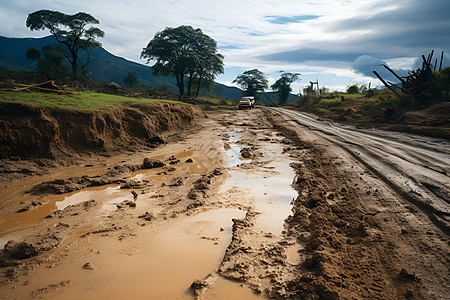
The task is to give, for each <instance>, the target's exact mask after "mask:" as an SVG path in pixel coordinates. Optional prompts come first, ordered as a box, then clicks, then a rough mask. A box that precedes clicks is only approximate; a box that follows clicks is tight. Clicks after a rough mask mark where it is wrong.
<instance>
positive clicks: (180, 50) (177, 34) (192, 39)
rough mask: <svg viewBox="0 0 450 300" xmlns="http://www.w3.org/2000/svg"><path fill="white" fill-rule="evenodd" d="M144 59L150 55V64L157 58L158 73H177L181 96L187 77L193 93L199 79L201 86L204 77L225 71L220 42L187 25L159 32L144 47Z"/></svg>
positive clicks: (163, 74)
mask: <svg viewBox="0 0 450 300" xmlns="http://www.w3.org/2000/svg"><path fill="white" fill-rule="evenodd" d="M141 58H146V59H147V63H149V62H150V61H152V60H155V61H156V62H155V63H154V65H153V66H152V69H153V72H154V73H155V74H156V75H162V76H169V75H173V76H175V78H176V80H177V86H178V91H179V93H180V95H184V88H185V77H187V78H188V82H187V83H188V86H187V88H188V94H190V93H191V88H192V86H193V83H194V81H195V80H197V82H198V84H197V86H200V85H201V81H202V80H204V79H211V78H212V79H214V78H215V76H216V75H217V74H218V73H221V72H222V73H223V55H221V54H219V53H217V43H216V41H215V40H214V39H212V38H211V37H209V36H208V35H206V34H204V33H203V32H202V30H201V29H200V28H197V29H194V28H192V27H191V26H186V25H182V26H179V27H177V28H172V27H167V28H165V29H164V30H163V31H161V32H158V33H156V34H155V36H154V37H153V39H152V40H151V41H150V42H149V43H148V45H147V47H145V48H144V49H142V52H141Z"/></svg>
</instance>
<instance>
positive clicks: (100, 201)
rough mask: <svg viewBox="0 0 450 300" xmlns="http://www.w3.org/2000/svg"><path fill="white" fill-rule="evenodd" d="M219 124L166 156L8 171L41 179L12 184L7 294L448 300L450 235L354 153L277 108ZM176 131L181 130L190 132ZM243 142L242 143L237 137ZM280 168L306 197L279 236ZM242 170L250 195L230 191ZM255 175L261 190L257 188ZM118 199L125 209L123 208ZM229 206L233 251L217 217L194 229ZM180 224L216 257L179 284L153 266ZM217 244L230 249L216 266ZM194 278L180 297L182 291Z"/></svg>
mask: <svg viewBox="0 0 450 300" xmlns="http://www.w3.org/2000/svg"><path fill="white" fill-rule="evenodd" d="M47 113H48V112H47ZM114 113H118V112H114ZM111 114H113V112H112V113H111ZM120 114H125V113H124V112H121V113H120ZM186 114H187V115H190V116H194V112H192V111H190V112H189V113H186ZM208 116H209V117H208V118H197V119H196V120H197V124H196V125H193V126H191V127H188V128H186V129H185V130H184V131H182V132H181V131H178V132H177V133H176V134H173V132H172V135H169V134H167V135H165V136H164V138H163V139H164V140H165V141H166V144H164V145H160V146H159V147H157V148H150V147H139V145H142V143H138V144H137V145H135V146H136V147H135V148H134V150H133V151H123V152H111V155H110V156H101V155H92V156H91V157H89V156H76V154H75V153H74V154H71V156H72V159H71V160H68V161H67V165H61V163H60V162H58V160H56V161H57V163H54V161H53V160H38V161H39V162H40V163H41V164H42V165H44V166H41V165H39V164H38V163H37V161H36V160H8V161H9V163H8V164H5V165H4V166H5V167H3V169H8V168H9V169H13V168H15V169H16V170H18V171H20V170H23V169H29V170H30V172H23V173H20V172H19V173H20V174H22V177H18V176H16V177H13V176H9V177H8V176H3V177H2V185H1V186H0V194H1V195H5V196H2V201H1V203H0V205H1V206H0V233H1V235H0V237H2V239H0V240H2V241H3V244H6V245H5V249H4V250H3V251H2V252H1V259H0V282H1V283H0V293H2V294H3V295H6V297H9V298H18V299H28V298H31V297H45V298H46V299H62V298H64V299H78V298H80V297H83V298H84V299H98V298H101V297H105V296H108V297H109V298H111V299H120V298H123V297H125V296H126V297H131V298H135V299H143V298H146V297H147V298H148V297H150V298H151V297H152V296H153V297H154V298H158V299H163V298H165V299H174V298H177V297H179V298H182V299H193V298H194V297H195V298H196V299H211V298H213V295H215V292H216V293H217V291H224V292H223V294H222V296H221V297H222V298H223V299H230V298H234V299H239V298H243V297H245V299H253V298H254V299H264V298H275V299H445V298H446V295H448V294H449V292H450V291H449V287H448V282H449V274H448V263H449V256H448V253H449V240H448V236H447V235H446V234H445V233H443V232H442V231H441V230H440V229H439V228H437V227H436V226H435V225H434V224H433V223H432V222H431V221H430V220H429V219H428V218H427V217H426V216H424V215H423V213H421V211H420V210H417V209H415V208H414V207H413V206H411V205H410V204H407V203H405V202H404V201H402V199H401V197H399V196H398V195H397V194H396V193H395V192H394V191H392V190H391V189H390V188H389V186H387V185H386V184H385V183H383V182H382V181H381V180H379V179H378V178H376V176H374V175H373V174H371V173H370V171H369V170H367V169H366V168H365V167H364V166H363V165H361V164H359V163H357V162H355V160H353V159H352V158H351V157H350V156H349V155H348V154H346V153H345V151H343V150H342V149H340V148H339V147H337V146H336V145H332V144H329V143H328V142H327V141H325V140H323V139H321V138H320V137H318V136H316V135H314V133H313V132H310V131H308V130H306V129H304V128H300V127H298V126H296V125H295V124H293V123H292V122H287V121H286V120H285V119H284V118H283V117H281V116H280V115H277V114H275V113H273V112H272V111H271V110H269V109H254V110H248V111H218V112H209V113H208ZM122 122H124V121H122ZM183 122H185V121H184V120H183V121H182V123H178V124H183V126H184V125H186V124H187V123H183ZM154 123H155V122H153V123H151V124H154ZM91 124H94V123H91ZM171 124H172V125H170V126H168V127H167V128H169V129H170V128H171V129H178V128H180V127H182V126H181V125H176V124H175V122H174V123H171ZM124 127H125V126H124ZM153 132H155V133H156V134H157V136H159V137H160V136H161V135H160V133H159V132H158V130H155V131H153ZM235 133H237V134H238V135H239V140H238V141H232V135H233V134H235ZM138 136H139V135H138ZM133 138H135V136H133ZM133 138H131V137H130V136H129V137H127V138H124V139H120V140H119V141H122V142H123V143H118V144H119V145H120V146H125V145H126V142H129V141H130V139H131V140H132V139H133ZM137 139H138V140H141V141H142V140H145V139H144V138H142V136H139V138H137ZM59 140H63V139H62V138H59ZM67 144H70V143H66V145H67ZM106 144H107V143H106ZM233 144H237V145H239V147H240V153H239V154H237V155H238V156H240V159H241V161H240V162H238V163H237V164H235V165H232V166H229V165H228V166H227V162H226V160H225V158H224V155H225V154H224V153H225V151H231V150H232V149H233V146H235V145H233ZM112 147H113V146H111V148H108V149H110V150H112ZM52 149H54V148H52ZM73 149H75V150H76V151H77V150H78V148H76V147H75V148H74V147H69V146H64V147H63V150H64V151H67V152H70V151H74V150H73ZM83 149H85V148H83ZM55 151H56V150H55ZM64 151H62V153H64ZM57 153H58V154H59V153H60V152H57ZM35 155H36V154H35ZM74 157H75V158H74ZM280 162H283V163H284V162H286V163H290V165H291V167H292V169H293V170H294V172H295V174H296V175H295V177H294V176H292V178H287V179H286V180H285V181H287V182H284V183H287V184H288V185H289V184H290V183H291V182H292V186H293V188H295V189H296V190H297V192H298V197H296V198H295V199H293V201H292V214H291V215H290V216H289V217H288V216H287V215H286V216H284V217H282V219H281V220H280V221H281V222H282V221H283V219H284V218H285V217H288V218H287V219H286V221H285V224H284V230H282V231H281V232H277V230H275V229H274V230H268V229H267V228H266V227H265V224H264V222H265V220H267V216H269V217H270V216H271V215H273V214H275V213H274V211H272V210H271V203H270V201H269V202H267V203H265V202H261V201H262V200H261V199H260V198H264V195H265V194H266V193H269V194H270V190H267V188H266V185H267V184H268V183H270V182H271V180H272V179H274V178H277V177H276V176H278V175H279V174H278V173H279V172H281V171H277V169H276V166H277V165H276V164H277V163H280ZM4 174H7V173H4ZM8 174H9V173H8ZM236 174H237V175H238V180H237V181H236V182H238V183H239V181H242V184H243V185H242V186H240V185H231V186H229V181H230V180H231V179H233V176H236ZM277 174H278V175H277ZM13 178H15V179H14V180H13ZM17 178H20V180H17ZM252 178H257V181H256V183H254V186H252V184H250V183H246V180H249V181H248V182H250V180H251V179H252ZM258 180H260V181H258ZM111 183H112V184H111ZM107 189H110V190H112V191H113V192H112V194H114V195H116V196H114V199H119V202H113V204H111V201H112V199H113V197H112V196H111V195H112V194H111V193H110V192H108V190H107ZM252 190H253V191H254V190H257V191H256V192H257V193H252ZM76 191H78V193H80V192H83V191H86V192H88V194H87V198H86V199H84V198H83V199H81V200H82V201H81V200H80V201H78V203H75V204H72V205H68V206H66V207H64V208H61V209H57V208H56V207H55V206H56V205H57V204H58V203H61V200H64V199H66V200H67V199H68V198H69V199H70V197H75V196H78V197H81V194H77V192H76ZM58 193H62V194H58ZM291 199H292V198H291ZM66 200H64V201H66ZM24 208H25V210H23V211H22V212H20V213H17V211H19V210H21V209H24ZM226 210H237V211H240V212H242V213H243V215H245V217H242V218H240V217H239V218H238V217H234V219H233V221H232V228H230V230H232V231H231V232H230V235H231V241H230V240H227V239H226V238H225V237H224V234H225V233H226V232H228V228H227V227H226V226H228V225H220V227H217V228H213V229H214V230H213V231H212V232H209V231H207V230H206V228H209V227H208V224H211V222H212V221H211V220H209V219H208V220H206V219H201V220H200V221H198V222H196V223H194V224H191V223H189V220H191V219H192V218H196V217H199V216H201V215H202V213H208V212H210V213H214V211H219V213H218V215H213V218H212V219H219V218H220V216H221V215H224V214H225V211H226ZM229 222H230V223H231V218H230V220H229ZM177 224H178V226H181V227H182V230H183V231H185V232H186V233H187V235H188V237H189V238H188V240H189V241H191V240H195V239H197V240H198V242H199V243H201V245H200V246H199V247H198V248H195V251H193V252H194V253H202V254H201V255H200V257H199V258H198V260H197V258H195V257H194V254H192V255H191V256H189V257H188V258H186V260H185V261H183V262H182V263H180V264H176V265H175V267H174V271H173V273H170V274H172V275H171V277H170V279H169V280H167V282H163V283H158V279H159V277H161V278H162V277H163V276H164V273H165V271H166V268H167V270H169V269H170V266H171V262H170V261H161V262H159V264H158V265H157V266H158V267H159V269H146V267H144V266H147V263H148V262H149V261H151V260H152V259H155V258H154V257H152V255H153V253H155V252H152V251H153V250H149V249H151V248H152V247H154V248H162V250H160V251H162V252H168V251H169V250H166V247H167V245H166V244H157V245H155V244H154V243H155V241H158V237H159V238H160V236H161V234H163V235H164V233H165V232H169V231H170V228H173V227H176V226H177ZM213 226H217V225H213ZM199 228H200V230H199V233H194V232H196V230H197V229H199ZM174 238H175V242H177V241H178V242H179V243H180V245H179V249H178V250H177V252H175V254H174V255H173V256H172V257H171V259H170V260H176V259H177V257H179V256H180V257H181V256H183V255H184V254H185V253H190V252H189V251H190V250H191V249H190V248H189V247H187V246H185V245H184V244H181V243H182V240H183V238H181V236H180V235H179V234H176V235H175V236H174ZM9 240H13V241H11V242H8V241H9ZM163 240H164V239H163ZM164 241H165V240H164ZM166 242H167V241H166ZM209 247H210V248H209ZM217 247H223V249H224V250H223V252H221V251H218V252H217V253H218V254H217V255H216V257H217V258H215V259H212V260H210V258H209V257H208V256H209V255H208V253H212V252H214V251H217V249H218V248H217ZM203 248H206V249H211V250H208V251H207V252H205V253H203V252H201V251H202V249H203ZM225 249H226V250H225ZM154 251H156V250H154ZM157 253H159V252H157ZM215 253H216V252H215ZM156 259H158V258H156ZM192 262H195V264H194V265H192ZM184 265H186V266H187V268H186V270H185V269H183V266H184ZM152 266H153V265H152ZM121 274H125V275H124V276H122V277H121ZM126 274H130V275H126ZM127 276H128V277H130V278H128V277H127ZM116 277H117V278H119V279H117V278H116ZM185 277H186V282H187V283H183V284H182V285H181V288H180V289H181V290H180V293H179V294H176V295H174V294H169V292H170V291H173V290H177V286H178V282H179V281H181V280H184V279H182V278H185ZM150 278H151V279H150ZM223 278H228V279H231V280H233V281H226V282H224V281H223ZM235 282H239V284H236V283H235ZM191 284H192V285H191ZM240 285H242V286H243V287H241V286H240ZM190 286H191V289H192V290H186V289H189V287H190ZM224 287H226V288H224ZM247 287H250V288H251V289H252V290H253V291H255V292H256V293H255V294H254V293H251V292H250V293H249V292H248V290H246V288H247ZM158 289H163V290H164V293H163V294H157V292H158ZM183 289H185V290H183ZM80 293H81V294H80ZM221 293H222V292H221ZM224 295H226V296H224ZM243 295H246V296H243ZM219 299H220V296H219Z"/></svg>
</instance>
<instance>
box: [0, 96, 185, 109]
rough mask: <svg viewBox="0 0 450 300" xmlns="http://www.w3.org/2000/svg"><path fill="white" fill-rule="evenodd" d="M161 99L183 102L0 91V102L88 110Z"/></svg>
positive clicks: (154, 100)
mask: <svg viewBox="0 0 450 300" xmlns="http://www.w3.org/2000/svg"><path fill="white" fill-rule="evenodd" d="M161 101H164V102H168V103H183V102H180V101H176V100H167V99H151V98H145V97H126V96H120V95H111V94H105V93H96V92H88V91H79V92H73V94H72V95H60V94H54V93H43V92H14V91H0V102H14V103H23V104H33V105H42V106H50V107H62V108H73V109H88V110H105V109H110V108H112V107H115V106H119V107H132V106H133V105H136V104H147V103H154V102H161Z"/></svg>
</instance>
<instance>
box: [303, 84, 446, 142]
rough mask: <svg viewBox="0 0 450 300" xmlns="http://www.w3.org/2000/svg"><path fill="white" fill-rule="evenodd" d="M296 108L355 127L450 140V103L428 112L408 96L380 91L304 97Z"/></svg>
mask: <svg viewBox="0 0 450 300" xmlns="http://www.w3.org/2000/svg"><path fill="white" fill-rule="evenodd" d="M294 106H296V107H297V109H299V110H302V111H307V112H311V113H314V114H316V115H319V116H321V117H323V118H327V119H331V120H335V121H339V122H348V123H352V124H357V125H362V126H370V127H373V126H375V127H378V126H380V127H381V128H384V129H389V130H394V131H402V132H408V133H414V134H418V135H425V136H431V137H439V138H444V139H447V140H450V126H449V125H450V119H449V118H448V110H449V109H450V103H448V102H441V103H438V104H434V106H433V105H432V106H430V107H427V108H423V107H421V106H420V105H417V103H415V102H414V101H413V100H412V99H411V98H409V97H407V96H401V97H399V96H396V95H394V94H393V93H392V92H391V91H389V90H381V91H379V90H377V91H376V92H374V95H372V96H371V97H366V96H365V95H364V94H363V93H359V94H347V93H337V92H334V93H329V94H326V95H323V96H322V97H318V96H302V97H300V98H299V99H298V100H297V102H296V103H294Z"/></svg>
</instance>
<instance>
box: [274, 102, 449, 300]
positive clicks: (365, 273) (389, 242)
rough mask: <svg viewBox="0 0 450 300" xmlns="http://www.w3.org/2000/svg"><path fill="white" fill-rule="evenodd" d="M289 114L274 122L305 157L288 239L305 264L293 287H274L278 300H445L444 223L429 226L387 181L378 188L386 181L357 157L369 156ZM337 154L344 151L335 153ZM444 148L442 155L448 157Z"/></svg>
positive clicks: (300, 156)
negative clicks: (292, 240)
mask: <svg viewBox="0 0 450 300" xmlns="http://www.w3.org/2000/svg"><path fill="white" fill-rule="evenodd" d="M284 113H285V110H283V111H282V114H283V115H284V116H281V115H279V114H275V115H274V116H273V118H274V119H277V121H278V123H279V124H282V125H281V126H280V127H281V128H284V129H282V130H284V131H285V132H286V135H287V136H289V138H290V140H291V141H292V143H293V144H294V145H297V148H306V149H307V150H306V151H303V152H302V153H301V154H300V155H299V161H300V164H299V165H298V168H297V174H298V175H297V178H296V179H295V181H294V184H295V185H296V187H297V189H298V191H299V194H300V196H299V197H298V198H297V199H296V201H295V202H294V208H293V211H294V216H293V217H292V218H290V219H289V220H288V222H287V227H288V228H289V229H288V231H289V234H291V235H294V236H297V237H298V240H299V241H301V242H302V243H303V244H304V251H303V253H302V254H303V255H304V256H306V259H305V260H304V263H303V264H302V265H301V267H299V268H298V270H297V277H296V278H295V280H293V281H291V282H284V283H283V282H280V283H277V285H275V287H276V293H275V295H276V297H279V298H289V297H294V298H296V297H299V299H309V298H308V297H313V298H314V297H317V298H327V299H354V298H358V299H400V298H405V297H406V298H412V299H445V296H444V295H446V294H448V293H449V292H450V290H449V287H448V284H447V283H448V275H449V274H448V268H447V266H448V263H449V262H450V261H449V257H448V253H449V247H448V245H449V240H448V235H446V233H445V231H441V230H440V229H438V228H441V229H445V227H444V228H442V225H441V224H442V222H440V221H442V220H434V221H435V222H434V223H435V225H432V223H431V222H429V221H427V219H426V218H427V217H426V216H425V215H424V216H422V214H421V213H419V211H417V210H416V209H414V207H412V206H410V205H408V203H410V202H405V201H404V198H403V197H398V196H396V193H395V192H394V193H392V191H393V187H391V186H390V185H389V184H386V183H385V182H384V181H383V180H382V183H383V184H385V185H384V186H383V184H381V185H380V183H379V181H380V180H379V179H380V176H384V174H385V173H382V172H380V174H377V173H376V172H379V171H378V169H377V168H374V170H371V169H370V167H372V165H371V164H368V163H367V161H365V160H364V159H363V158H362V157H361V156H360V155H359V154H360V153H358V152H359V151H361V152H363V151H364V149H362V147H358V148H357V150H355V147H354V146H353V144H355V143H354V141H352V142H351V143H339V142H336V135H334V134H331V135H328V134H324V133H323V131H324V130H323V128H315V127H314V126H313V125H312V124H310V123H309V122H306V126H303V125H302V126H298V123H300V124H302V122H301V121H302V120H300V121H299V120H297V119H296V117H295V115H289V116H286V115H285V114H284ZM292 118H294V119H296V120H294V121H297V122H295V123H292V122H291V120H292ZM286 120H287V121H288V122H286ZM305 127H306V128H308V129H309V130H307V131H305V130H304V128H305ZM303 133H305V136H306V137H305V138H304V137H302V135H303ZM330 136H331V137H330ZM321 138H323V139H324V140H325V141H328V142H330V141H331V142H332V143H334V144H335V145H338V147H336V146H334V148H333V147H332V146H330V144H328V142H325V144H323V140H321ZM350 144H352V145H351V146H350ZM331 145H333V144H331ZM339 147H341V148H340V149H341V150H343V151H336V149H337V148H339ZM344 147H347V149H343V148H344ZM348 147H351V148H350V149H348ZM442 147H443V146H441V149H440V150H439V153H445V151H444V150H443V149H442ZM419 148H422V147H419ZM366 151H370V150H366ZM349 152H351V153H349ZM339 153H341V154H339ZM344 153H346V154H347V156H348V155H350V157H349V158H350V159H349V158H345V155H343V154H344ZM330 154H331V156H330ZM333 155H337V156H338V157H333ZM352 159H353V160H354V161H353V163H352V162H351V161H352ZM355 162H356V164H355ZM366 164H367V165H366ZM350 166H351V168H350ZM360 166H362V168H361V167H360ZM354 167H355V169H353V168H354ZM339 169H342V171H340V170H339ZM357 170H361V171H362V172H361V171H357ZM366 170H368V171H369V172H367V171H366ZM359 172H361V174H358V173H359ZM363 174H364V175H363ZM441 174H442V173H441ZM444 175H445V174H444ZM377 180H378V183H377ZM355 182H356V183H355ZM353 184H354V185H353ZM367 185H368V186H367ZM361 186H362V188H361ZM441 186H442V185H441ZM394 187H395V186H394ZM402 191H403V190H400V191H399V192H402ZM406 195H407V196H408V195H409V194H408V193H407V194H406ZM399 199H403V201H402V200H399ZM412 204H414V203H412ZM417 205H419V206H423V204H421V202H419V203H417ZM439 214H440V212H439V211H437V215H435V214H432V218H431V219H433V216H437V217H438V216H439ZM426 215H427V216H428V217H429V216H430V214H426ZM444 221H445V220H444ZM436 224H438V225H439V226H440V227H437V225H436ZM435 226H436V227H435Z"/></svg>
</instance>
